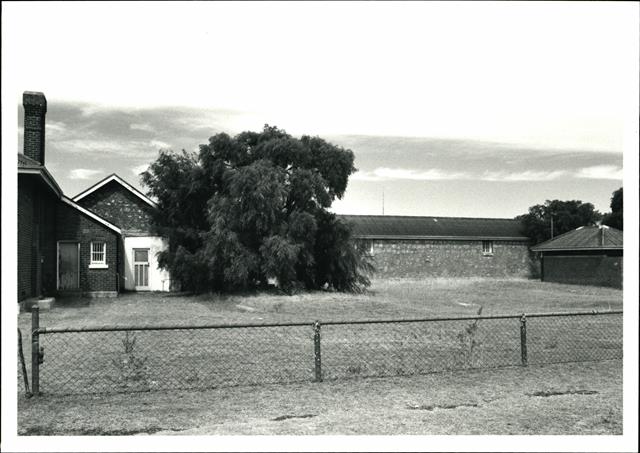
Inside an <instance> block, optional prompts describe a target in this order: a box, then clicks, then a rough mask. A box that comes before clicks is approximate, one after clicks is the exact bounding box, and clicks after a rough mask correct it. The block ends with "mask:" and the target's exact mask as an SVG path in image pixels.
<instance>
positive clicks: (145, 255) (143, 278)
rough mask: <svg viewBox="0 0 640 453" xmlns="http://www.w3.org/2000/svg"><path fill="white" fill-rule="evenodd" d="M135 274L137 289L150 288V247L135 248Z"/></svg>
mask: <svg viewBox="0 0 640 453" xmlns="http://www.w3.org/2000/svg"><path fill="white" fill-rule="evenodd" d="M133 276H134V279H135V286H136V291H139V290H148V289H149V249H133Z"/></svg>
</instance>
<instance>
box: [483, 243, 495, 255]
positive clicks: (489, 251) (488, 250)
mask: <svg viewBox="0 0 640 453" xmlns="http://www.w3.org/2000/svg"><path fill="white" fill-rule="evenodd" d="M482 254H483V255H493V241H482Z"/></svg>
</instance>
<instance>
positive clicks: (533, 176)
mask: <svg viewBox="0 0 640 453" xmlns="http://www.w3.org/2000/svg"><path fill="white" fill-rule="evenodd" d="M566 174H567V172H566V171H564V170H552V171H532V170H526V171H521V172H515V173H509V172H496V171H494V172H489V171H487V172H485V173H484V174H483V175H482V176H481V177H480V178H478V179H480V180H482V181H503V182H515V181H553V180H556V179H560V178H562V177H563V176H566Z"/></svg>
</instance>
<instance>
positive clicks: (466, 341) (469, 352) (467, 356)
mask: <svg viewBox="0 0 640 453" xmlns="http://www.w3.org/2000/svg"><path fill="white" fill-rule="evenodd" d="M481 314H482V305H481V306H480V308H479V309H478V313H477V315H478V316H480V315H481ZM479 322H480V319H479V318H477V319H475V320H474V321H473V322H472V323H470V324H469V325H467V326H465V328H464V329H463V330H462V332H460V333H458V335H457V338H458V344H459V352H460V356H459V359H460V360H461V361H462V363H463V364H464V365H466V366H468V367H473V366H474V363H475V360H474V359H475V351H476V350H477V348H478V347H479V346H480V345H481V344H482V342H481V341H480V340H479V339H478V338H477V334H478V323H479Z"/></svg>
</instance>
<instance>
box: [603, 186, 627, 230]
mask: <svg viewBox="0 0 640 453" xmlns="http://www.w3.org/2000/svg"><path fill="white" fill-rule="evenodd" d="M609 206H610V208H611V212H608V213H606V214H605V215H604V217H603V218H602V223H603V224H604V225H608V226H610V227H613V228H617V229H619V230H622V227H623V221H622V220H623V218H622V217H623V216H622V187H620V188H619V189H618V190H616V191H615V192H613V194H612V196H611V204H610V205H609Z"/></svg>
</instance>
